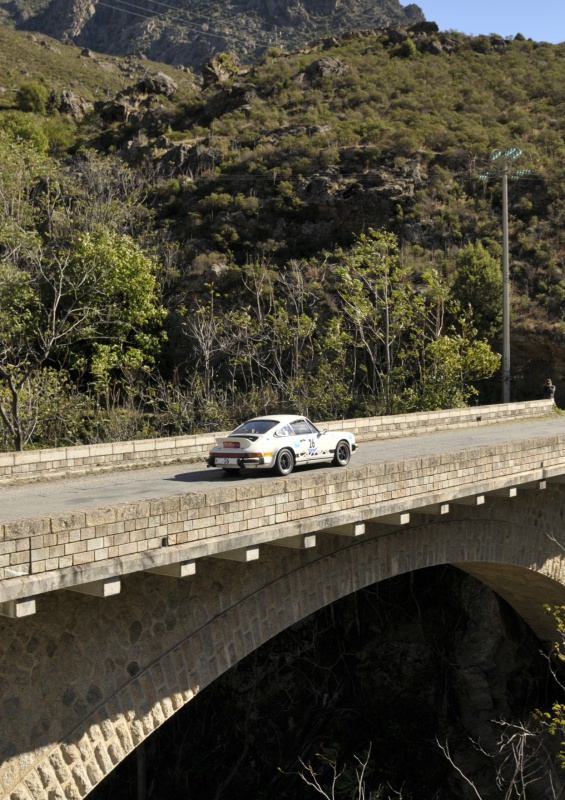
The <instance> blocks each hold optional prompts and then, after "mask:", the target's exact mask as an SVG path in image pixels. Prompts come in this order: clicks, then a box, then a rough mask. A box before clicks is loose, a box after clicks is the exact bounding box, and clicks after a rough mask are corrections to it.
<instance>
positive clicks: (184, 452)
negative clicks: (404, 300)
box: [0, 400, 553, 484]
mask: <svg viewBox="0 0 565 800" xmlns="http://www.w3.org/2000/svg"><path fill="white" fill-rule="evenodd" d="M552 410H553V401H552V400H531V401H526V402H522V403H505V404H496V405H489V406H475V407H472V408H457V409H447V410H445V411H427V412H423V413H420V414H400V415H396V416H390V417H366V418H362V419H347V420H332V421H330V422H320V423H317V424H318V425H319V426H320V427H327V428H328V429H330V430H349V431H353V432H354V433H355V435H356V437H357V440H358V441H360V442H363V441H368V440H371V439H379V438H391V437H397V436H410V435H417V434H420V433H427V432H430V431H437V430H447V429H449V428H465V427H471V426H473V427H476V426H477V425H488V424H490V423H494V422H501V421H504V420H512V419H527V418H531V417H539V416H543V415H544V414H549V413H551V411H552ZM224 434H225V431H224V432H221V431H219V432H217V433H207V434H198V435H194V436H172V437H167V438H163V439H139V440H134V441H131V442H113V443H110V444H93V445H84V446H77V447H61V448H53V449H47V450H26V451H24V452H22V453H18V452H10V453H0V484H1V483H3V482H13V481H16V480H34V479H37V478H45V477H57V476H60V475H65V474H68V473H73V474H77V473H80V472H96V471H101V470H109V469H117V468H122V469H124V468H126V469H127V468H132V467H135V466H146V465H148V464H167V463H172V462H175V461H179V462H180V461H184V462H187V461H200V460H202V459H204V458H205V457H206V456H207V454H208V451H209V450H210V448H211V447H212V446H213V445H214V444H215V439H216V437H217V436H222V435H224Z"/></svg>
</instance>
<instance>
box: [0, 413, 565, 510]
mask: <svg viewBox="0 0 565 800" xmlns="http://www.w3.org/2000/svg"><path fill="white" fill-rule="evenodd" d="M560 433H564V434H565V416H560V415H552V416H551V417H545V418H543V419H539V420H533V421H529V422H508V423H499V424H495V425H485V426H483V427H479V428H468V429H462V430H454V431H442V432H439V433H430V434H425V435H422V436H408V437H404V438H400V439H385V440H380V441H375V442H366V443H364V444H362V445H361V446H360V448H359V449H358V450H357V452H356V453H355V454H354V455H353V456H352V459H351V465H352V466H355V465H361V464H370V463H379V462H382V461H398V460H401V459H403V458H411V457H413V456H414V457H415V456H426V455H432V454H435V453H445V452H449V451H455V450H465V449H468V448H472V447H480V446H481V445H488V444H502V443H503V442H510V441H516V440H519V439H529V438H532V437H536V436H553V435H555V434H560ZM312 469H315V470H319V471H326V470H328V469H339V468H336V467H330V466H325V465H318V466H314V467H299V468H298V469H297V470H296V474H300V472H302V471H304V470H307V471H311V470H312ZM249 480H254V481H255V480H266V481H268V480H273V478H272V477H271V475H270V474H269V473H268V472H264V471H258V472H249V473H246V474H245V475H239V476H233V475H232V476H226V475H224V473H223V471H222V470H220V469H206V467H204V466H203V464H186V465H185V464H172V465H170V466H167V467H149V468H146V469H145V468H144V469H135V470H129V471H117V472H108V473H103V474H99V475H82V476H77V477H76V478H72V477H71V478H60V479H56V480H51V481H41V482H37V483H29V484H23V485H22V484H20V485H15V486H4V487H0V522H7V521H9V520H15V519H26V518H29V517H36V516H43V515H46V514H54V513H57V512H61V511H73V510H78V509H81V510H84V509H88V508H97V507H101V506H108V505H114V504H116V503H124V502H127V501H131V500H142V499H149V498H155V497H164V496H166V495H174V494H182V493H184V492H198V491H203V490H206V489H211V488H219V487H222V486H230V485H234V484H236V483H238V482H240V481H249Z"/></svg>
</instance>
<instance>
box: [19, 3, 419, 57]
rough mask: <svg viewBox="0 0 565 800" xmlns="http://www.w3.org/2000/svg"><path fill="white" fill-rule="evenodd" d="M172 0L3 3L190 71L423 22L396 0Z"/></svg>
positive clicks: (91, 44)
mask: <svg viewBox="0 0 565 800" xmlns="http://www.w3.org/2000/svg"><path fill="white" fill-rule="evenodd" d="M176 2H177V5H178V8H174V5H170V6H168V7H167V9H168V10H166V9H164V8H160V9H159V11H158V12H155V14H156V16H152V10H151V8H150V7H148V8H147V9H146V12H145V14H143V15H141V14H139V15H136V16H132V15H128V14H127V10H126V9H124V8H119V7H118V6H109V5H107V4H102V3H100V2H98V0H51V2H50V3H48V4H45V3H44V4H40V10H39V11H31V12H30V8H29V5H28V4H25V0H14V2H13V3H12V4H10V9H12V11H11V13H12V19H13V21H14V22H15V24H16V25H17V26H18V27H21V28H24V29H28V30H35V31H40V32H42V33H45V34H48V35H50V36H53V37H54V38H57V39H60V40H61V41H64V42H74V43H75V44H77V45H79V46H81V47H83V48H89V49H92V50H94V51H96V52H99V53H107V54H112V55H126V54H128V53H133V52H137V53H141V54H143V55H145V56H146V57H147V58H151V59H153V60H154V61H161V62H164V63H168V64H173V65H175V66H181V65H184V66H190V67H192V68H195V69H200V68H201V67H202V65H203V64H204V63H205V62H206V61H207V60H208V59H209V58H210V57H211V56H213V55H214V54H215V53H221V52H225V51H230V52H233V53H236V54H237V55H239V56H240V57H242V58H243V59H244V60H246V61H250V60H251V59H253V58H255V57H257V56H258V55H260V54H261V53H264V52H265V51H266V50H267V49H268V48H269V47H271V46H277V47H283V48H285V49H287V50H293V49H296V48H297V47H299V46H300V45H303V44H305V43H306V42H308V41H312V40H313V39H316V38H322V37H323V36H327V31H328V29H331V31H332V34H333V35H334V36H340V35H343V34H344V33H346V32H348V31H352V30H356V29H358V28H367V27H372V28H375V27H388V26H399V25H400V26H410V25H414V24H424V23H425V17H424V14H423V12H422V11H421V9H420V8H419V6H417V5H415V4H410V5H407V6H402V4H401V3H400V1H399V0H267V2H264V3H259V2H257V0H232V2H231V3H228V4H226V3H224V2H223V1H222V0H210V1H209V3H208V6H207V9H206V15H205V16H202V13H203V12H202V10H201V7H200V6H199V5H198V4H197V2H196V0H187V2H185V3H182V4H181V2H180V0H176ZM6 8H8V7H6ZM184 15H186V25H184V24H183V18H184Z"/></svg>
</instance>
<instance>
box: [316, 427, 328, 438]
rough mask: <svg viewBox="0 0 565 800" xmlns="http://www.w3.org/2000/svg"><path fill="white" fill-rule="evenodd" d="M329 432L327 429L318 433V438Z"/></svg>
mask: <svg viewBox="0 0 565 800" xmlns="http://www.w3.org/2000/svg"><path fill="white" fill-rule="evenodd" d="M327 432H328V429H327V428H324V430H323V431H318V436H323V435H324V433H327Z"/></svg>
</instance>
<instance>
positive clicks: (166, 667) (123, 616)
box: [0, 486, 565, 800]
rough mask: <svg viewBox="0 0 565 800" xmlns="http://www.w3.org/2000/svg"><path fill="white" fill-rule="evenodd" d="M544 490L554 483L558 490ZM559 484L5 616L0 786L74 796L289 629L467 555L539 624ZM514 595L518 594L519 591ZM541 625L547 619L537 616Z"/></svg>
mask: <svg viewBox="0 0 565 800" xmlns="http://www.w3.org/2000/svg"><path fill="white" fill-rule="evenodd" d="M548 495H549V497H548ZM564 502H565V493H564V491H563V487H559V486H555V487H551V488H548V490H547V491H544V492H539V491H538V492H536V493H529V494H528V495H527V496H525V497H524V498H523V499H521V497H520V496H518V497H517V498H515V499H514V500H510V501H509V500H503V499H501V498H492V499H489V501H488V503H487V504H485V505H484V506H480V507H478V508H471V507H468V506H460V507H456V508H454V509H453V512H452V513H450V514H449V519H448V520H444V519H441V520H440V519H437V518H431V517H430V518H428V519H425V518H424V519H420V521H419V523H418V524H410V525H409V526H407V528H403V529H385V528H384V526H383V528H382V529H381V530H378V529H377V528H375V529H374V530H373V531H372V532H371V533H368V534H367V535H366V536H363V537H360V539H359V538H357V539H344V537H341V536H334V535H331V534H328V536H327V537H323V538H321V539H320V543H319V546H318V547H316V548H313V549H311V550H306V551H296V550H288V549H281V548H280V547H269V546H265V547H264V548H262V549H261V558H260V559H259V560H258V561H256V562H253V563H251V564H236V563H233V562H231V563H230V562H227V561H218V560H216V559H206V560H205V562H204V563H203V564H202V566H201V568H199V570H198V572H197V574H196V575H194V576H192V577H190V578H188V579H186V580H174V579H171V578H168V577H163V576H158V575H154V574H146V573H136V574H134V575H130V576H128V577H127V579H126V580H125V582H124V583H125V585H124V590H123V592H122V593H121V594H119V595H117V596H115V597H110V598H106V599H101V598H93V597H87V596H85V595H80V594H75V593H71V592H54V593H52V594H50V595H48V596H47V597H46V598H45V605H44V607H43V608H42V609H41V610H39V611H38V613H37V614H36V615H34V616H30V617H26V618H24V619H20V620H11V619H6V618H0V652H2V653H3V658H2V659H0V684H1V685H2V700H3V703H2V705H1V706H0V711H1V714H2V736H0V798H3V799H4V798H5V799H6V800H79V799H80V798H83V797H85V796H86V795H87V794H88V793H89V791H90V790H91V789H92V788H93V787H94V786H96V785H97V784H98V783H99V782H100V781H102V780H103V778H104V777H105V776H106V775H107V774H108V773H109V772H110V771H111V770H112V769H113V767H114V766H115V765H116V764H118V763H119V762H120V761H121V760H122V759H123V758H125V756H126V755H127V754H128V753H130V752H132V751H133V749H134V748H135V747H136V746H137V745H139V744H140V743H141V742H143V740H144V739H146V738H147V737H148V736H150V735H151V733H152V732H153V731H154V730H155V729H156V728H157V727H158V726H160V725H161V724H162V723H163V722H164V721H165V720H166V719H169V718H170V717H171V716H172V715H173V714H174V713H175V711H177V710H178V709H179V708H180V707H181V706H183V705H184V704H186V703H188V702H189V701H190V700H191V699H192V697H193V696H194V695H195V694H196V693H197V692H199V691H200V690H201V689H203V688H204V687H206V686H208V685H209V684H210V683H211V682H212V681H213V680H214V679H215V678H216V677H217V676H218V675H220V674H222V673H223V672H224V671H225V670H227V669H229V667H231V666H232V665H234V664H236V663H237V662H238V661H239V660H240V659H241V658H243V657H244V656H246V655H247V654H249V653H250V652H252V651H253V650H254V649H256V648H257V647H259V646H260V645H261V644H263V643H264V642H266V641H267V640H268V639H270V638H271V637H273V636H275V635H276V634H277V633H279V632H280V631H282V630H284V629H285V628H287V627H288V626H290V625H292V624H294V623H295V622H297V621H298V620H300V619H303V618H304V617H305V616H307V615H309V614H311V613H313V612H314V611H316V610H318V609H319V608H322V607H324V606H325V605H328V604H330V603H332V602H333V601H335V600H337V599H339V598H340V597H344V596H346V595H348V594H350V593H352V592H355V591H356V590H357V589H360V588H362V587H364V586H370V585H372V584H375V583H377V582H378V581H382V580H386V579H388V578H390V577H393V576H395V575H399V574H402V573H404V572H411V571H413V570H416V569H420V568H423V567H428V566H434V565H439V564H445V563H451V564H456V565H457V566H459V567H460V568H462V569H468V571H470V572H471V573H472V574H477V570H478V569H479V567H481V566H482V569H483V573H482V574H481V575H480V577H481V578H482V579H483V580H485V582H487V583H488V585H490V586H492V587H493V588H494V589H495V590H496V591H498V592H499V593H500V594H501V595H502V596H504V597H506V598H507V599H508V600H509V602H511V603H513V604H514V605H515V607H516V608H517V610H518V611H519V612H521V613H522V614H523V615H524V616H525V617H526V618H528V616H529V617H530V622H531V624H532V626H533V627H534V630H536V631H537V632H538V633H539V634H540V635H541V636H542V638H544V634H545V631H544V628H543V625H544V622H545V623H547V619H548V616H547V615H546V614H544V613H543V608H542V607H543V604H544V603H546V602H549V603H556V604H561V603H563V601H564V600H565V597H564V592H563V589H564V587H563V585H562V584H563V582H564V581H565V575H564V571H565V562H564V560H563V558H562V547H561V545H560V544H559V543H558V542H556V541H555V540H554V538H553V534H554V532H555V531H557V530H560V529H561V527H562V512H563V505H564ZM514 601H516V603H514ZM538 625H539V626H541V627H538Z"/></svg>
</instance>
